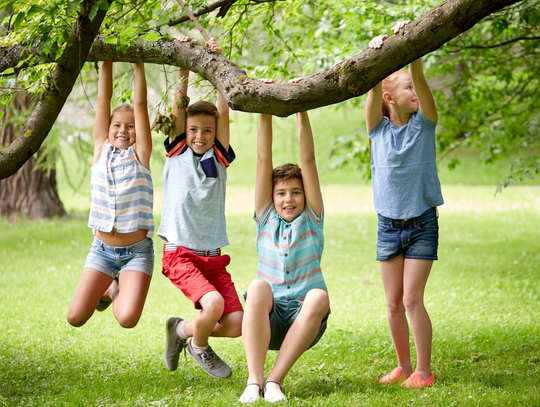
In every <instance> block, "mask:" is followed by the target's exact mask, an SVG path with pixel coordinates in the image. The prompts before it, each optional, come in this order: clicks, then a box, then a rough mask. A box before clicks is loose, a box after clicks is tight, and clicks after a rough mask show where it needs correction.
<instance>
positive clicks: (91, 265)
mask: <svg viewBox="0 0 540 407" xmlns="http://www.w3.org/2000/svg"><path fill="white" fill-rule="evenodd" d="M84 268H88V269H94V270H97V271H100V272H102V273H104V274H107V275H108V276H110V277H112V278H117V277H118V276H119V275H120V273H121V272H122V271H124V270H135V271H140V272H141V273H144V274H147V275H148V276H150V277H152V273H153V272H154V242H153V240H152V239H150V238H149V237H147V238H146V239H144V240H141V241H140V242H137V243H135V244H132V245H130V246H120V247H113V246H109V245H106V244H105V243H103V242H102V241H101V240H99V239H98V238H97V237H94V241H93V242H92V248H91V249H90V253H88V256H87V257H86V263H84Z"/></svg>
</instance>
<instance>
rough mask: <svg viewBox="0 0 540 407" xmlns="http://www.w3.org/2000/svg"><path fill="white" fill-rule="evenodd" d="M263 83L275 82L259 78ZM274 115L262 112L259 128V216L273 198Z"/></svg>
mask: <svg viewBox="0 0 540 407" xmlns="http://www.w3.org/2000/svg"><path fill="white" fill-rule="evenodd" d="M259 80H260V81H261V82H263V83H273V82H274V81H273V80H271V79H259ZM273 173H274V166H273V164H272V116H270V115H267V114H261V117H260V119H259V128H258V130H257V174H256V178H255V216H259V215H260V213H261V211H262V210H263V208H264V206H265V205H266V204H267V203H268V202H269V201H270V200H271V199H272V193H273V186H272V177H273Z"/></svg>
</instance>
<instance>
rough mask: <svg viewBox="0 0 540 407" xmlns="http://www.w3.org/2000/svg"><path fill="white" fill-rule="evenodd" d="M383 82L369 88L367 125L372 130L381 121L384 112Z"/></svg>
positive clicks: (368, 129)
mask: <svg viewBox="0 0 540 407" xmlns="http://www.w3.org/2000/svg"><path fill="white" fill-rule="evenodd" d="M382 105H383V99H382V82H379V83H378V84H377V85H375V86H374V87H373V88H372V89H370V90H369V92H368V96H367V100H366V127H367V131H368V132H370V131H371V130H373V129H374V128H375V126H376V125H377V124H379V122H380V121H381V119H382V117H383V114H382Z"/></svg>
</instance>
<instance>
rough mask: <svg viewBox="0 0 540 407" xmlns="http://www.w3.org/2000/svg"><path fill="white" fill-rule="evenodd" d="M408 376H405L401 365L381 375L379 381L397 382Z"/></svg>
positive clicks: (386, 382) (383, 382)
mask: <svg viewBox="0 0 540 407" xmlns="http://www.w3.org/2000/svg"><path fill="white" fill-rule="evenodd" d="M407 377H408V376H405V375H404V374H403V372H402V371H401V368H400V367H396V368H395V369H394V370H392V371H391V372H390V373H388V374H387V375H386V376H383V377H381V378H380V379H379V383H382V384H388V383H395V382H399V381H400V380H403V379H406V378H407Z"/></svg>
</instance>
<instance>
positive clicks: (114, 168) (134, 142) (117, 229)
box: [67, 61, 154, 328]
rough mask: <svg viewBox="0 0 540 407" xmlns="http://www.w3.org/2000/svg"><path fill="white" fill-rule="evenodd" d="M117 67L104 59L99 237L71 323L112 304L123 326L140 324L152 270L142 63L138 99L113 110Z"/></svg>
mask: <svg viewBox="0 0 540 407" xmlns="http://www.w3.org/2000/svg"><path fill="white" fill-rule="evenodd" d="M112 73H113V64H112V62H107V61H105V62H103V64H102V67H101V72H100V75H99V84H98V104H97V109H96V117H95V122H94V158H93V162H92V178H91V194H90V195H91V199H92V203H91V209H90V216H89V220H88V226H89V227H90V228H92V229H93V231H94V236H95V237H94V242H93V244H92V248H91V250H90V253H89V254H88V256H87V259H86V262H85V265H84V268H83V272H82V275H81V278H80V280H79V284H78V285H77V288H76V290H75V294H74V295H73V299H72V301H71V304H70V306H69V310H68V317H67V319H68V322H69V323H70V324H71V325H73V326H81V325H83V324H85V323H86V321H87V320H88V319H89V318H90V317H91V316H92V314H93V313H94V311H95V310H97V311H104V310H105V309H106V308H107V307H108V306H110V305H111V304H112V308H113V313H114V316H115V317H116V319H117V320H118V322H119V324H120V325H121V326H123V327H125V328H132V327H134V326H135V325H137V323H138V321H139V318H140V316H141V314H142V310H143V306H144V303H145V300H146V294H147V292H148V288H149V286H150V279H151V277H152V272H153V268H154V251H153V241H152V239H151V237H152V234H153V230H154V220H153V216H152V208H153V186H152V178H151V174H150V154H151V152H152V139H151V132H150V124H149V120H148V110H147V91H146V78H145V73H144V64H142V63H137V64H135V87H134V92H133V105H129V104H122V105H119V106H117V107H116V108H114V109H113V110H112V112H111V106H110V104H111V99H112V96H113V75H112ZM111 186H112V187H111ZM126 213H128V214H129V216H126Z"/></svg>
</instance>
